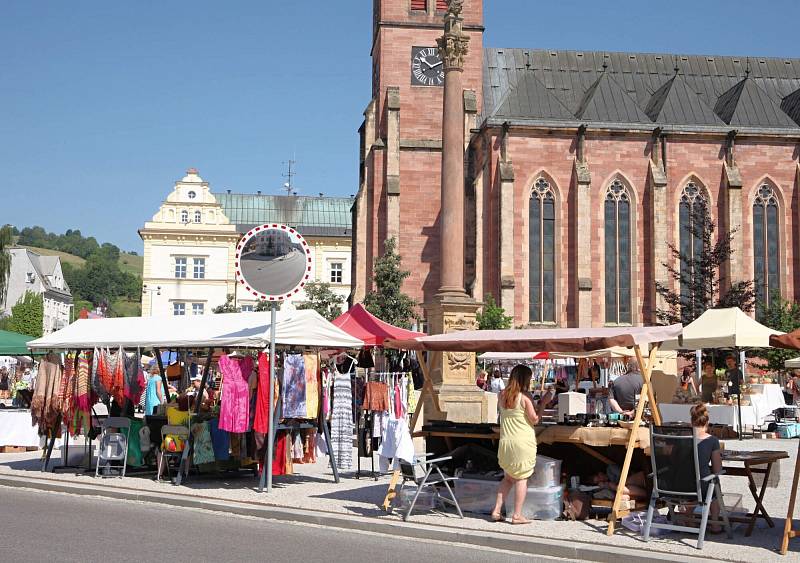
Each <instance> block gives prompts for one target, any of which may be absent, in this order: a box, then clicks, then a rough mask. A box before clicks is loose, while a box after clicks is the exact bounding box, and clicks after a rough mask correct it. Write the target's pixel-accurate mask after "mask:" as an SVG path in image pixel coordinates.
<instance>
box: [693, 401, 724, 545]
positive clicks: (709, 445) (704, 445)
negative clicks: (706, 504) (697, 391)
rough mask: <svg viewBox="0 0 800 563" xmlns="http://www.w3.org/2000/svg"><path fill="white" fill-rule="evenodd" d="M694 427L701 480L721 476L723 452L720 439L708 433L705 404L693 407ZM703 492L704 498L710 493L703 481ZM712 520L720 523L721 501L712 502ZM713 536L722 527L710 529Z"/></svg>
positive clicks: (714, 525) (715, 525)
mask: <svg viewBox="0 0 800 563" xmlns="http://www.w3.org/2000/svg"><path fill="white" fill-rule="evenodd" d="M691 416H692V426H693V427H694V428H697V437H698V438H699V440H700V442H699V443H698V444H697V464H698V467H699V468H700V479H703V478H704V477H708V476H709V475H711V473H716V474H719V473H720V472H721V471H722V452H721V450H720V446H719V439H718V438H717V437H716V436H712V435H711V434H709V433H708V408H706V406H705V405H704V404H703V403H697V404H696V405H694V406H693V407H692V410H691ZM700 485H701V491H702V492H703V498H705V496H706V492H707V491H708V487H709V482H708V481H701V482H700ZM709 515H710V518H711V520H714V521H716V522H718V521H719V501H718V500H717V499H714V500H713V501H712V502H711V509H710V511H709ZM709 530H710V532H711V533H713V534H718V533H720V532H721V531H722V527H721V526H720V525H719V524H717V523H715V524H712V525H711V526H710V528H709Z"/></svg>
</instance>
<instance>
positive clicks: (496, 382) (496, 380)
mask: <svg viewBox="0 0 800 563" xmlns="http://www.w3.org/2000/svg"><path fill="white" fill-rule="evenodd" d="M529 371H530V370H529ZM505 388H506V382H505V381H503V377H502V375H501V374H500V370H499V369H495V370H494V371H493V372H492V381H491V382H490V383H489V391H491V392H492V393H500V392H502V391H503V389H505Z"/></svg>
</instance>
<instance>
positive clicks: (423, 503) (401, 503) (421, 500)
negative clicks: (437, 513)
mask: <svg viewBox="0 0 800 563" xmlns="http://www.w3.org/2000/svg"><path fill="white" fill-rule="evenodd" d="M416 493H417V489H416V487H406V488H404V489H403V490H402V491H400V494H398V495H397V496H396V497H395V504H396V505H397V507H398V508H400V509H403V510H404V509H407V508H408V505H410V504H411V501H412V500H414V495H415V494H416ZM434 508H436V493H434V492H433V491H422V492H421V493H420V494H419V497H418V498H417V504H415V505H414V510H422V511H424V510H433V509H434Z"/></svg>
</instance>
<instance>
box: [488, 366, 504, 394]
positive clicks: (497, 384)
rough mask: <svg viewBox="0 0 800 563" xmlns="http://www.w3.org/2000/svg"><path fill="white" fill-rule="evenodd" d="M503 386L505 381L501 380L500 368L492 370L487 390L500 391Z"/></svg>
mask: <svg viewBox="0 0 800 563" xmlns="http://www.w3.org/2000/svg"><path fill="white" fill-rule="evenodd" d="M505 388H506V382H505V381H503V377H502V376H501V375H500V370H499V369H496V370H494V372H492V381H491V382H490V383H489V391H491V392H492V393H500V392H501V391H503V389H505Z"/></svg>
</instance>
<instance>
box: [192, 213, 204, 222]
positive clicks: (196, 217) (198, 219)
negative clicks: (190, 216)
mask: <svg viewBox="0 0 800 563" xmlns="http://www.w3.org/2000/svg"><path fill="white" fill-rule="evenodd" d="M202 220H203V214H202V213H200V212H199V211H195V212H194V222H195V223H199V222H201V221H202Z"/></svg>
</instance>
